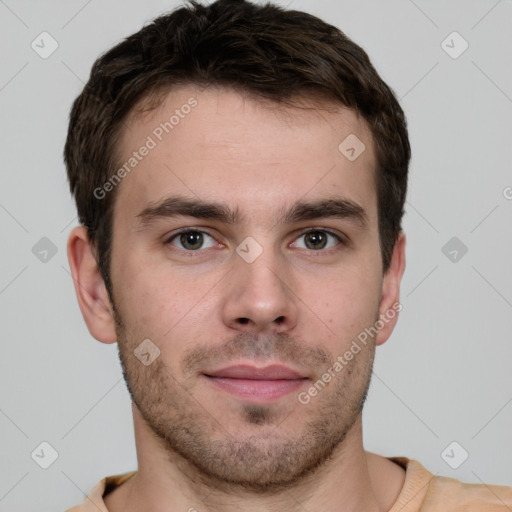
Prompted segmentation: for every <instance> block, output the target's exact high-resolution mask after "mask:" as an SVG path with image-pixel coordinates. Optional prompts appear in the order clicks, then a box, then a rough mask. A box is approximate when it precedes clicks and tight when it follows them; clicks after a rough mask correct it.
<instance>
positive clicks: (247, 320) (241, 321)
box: [238, 318, 249, 325]
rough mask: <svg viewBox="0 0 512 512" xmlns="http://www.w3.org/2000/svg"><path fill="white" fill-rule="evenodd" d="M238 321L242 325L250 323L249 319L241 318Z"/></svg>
mask: <svg viewBox="0 0 512 512" xmlns="http://www.w3.org/2000/svg"><path fill="white" fill-rule="evenodd" d="M238 321H239V322H240V323H241V324H244V325H245V324H248V323H249V319H248V318H239V319H238Z"/></svg>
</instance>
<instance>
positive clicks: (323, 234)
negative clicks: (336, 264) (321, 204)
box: [293, 228, 343, 251]
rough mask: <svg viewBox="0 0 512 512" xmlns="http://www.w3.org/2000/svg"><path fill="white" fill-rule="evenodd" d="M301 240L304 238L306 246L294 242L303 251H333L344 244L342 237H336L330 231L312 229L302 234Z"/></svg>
mask: <svg viewBox="0 0 512 512" xmlns="http://www.w3.org/2000/svg"><path fill="white" fill-rule="evenodd" d="M301 238H304V244H302V245H300V244H297V242H294V244H293V245H294V246H295V247H299V248H301V249H312V250H314V251H318V250H321V249H332V248H333V247H336V246H337V245H339V244H340V243H341V244H343V239H342V238H341V237H340V236H338V235H335V234H334V233H331V232H330V231H325V230H321V229H316V228H315V229H311V230H309V231H307V232H306V233H302V235H301V236H300V237H299V238H297V240H300V239H301ZM329 238H331V241H329Z"/></svg>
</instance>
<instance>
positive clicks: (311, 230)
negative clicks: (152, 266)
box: [164, 228, 348, 255]
mask: <svg viewBox="0 0 512 512" xmlns="http://www.w3.org/2000/svg"><path fill="white" fill-rule="evenodd" d="M317 232H320V233H327V234H329V235H331V236H333V237H334V238H336V240H337V241H338V242H339V244H337V245H336V246H335V247H331V248H329V249H318V250H316V251H315V250H314V249H310V250H309V251H310V252H312V253H315V252H316V253H328V254H329V253H331V252H333V251H337V250H339V249H341V248H342V247H343V246H346V245H348V242H347V240H346V239H344V238H343V237H342V236H341V235H339V234H337V233H334V232H333V231H331V230H330V229H325V228H308V229H306V230H304V231H302V232H301V233H300V234H299V235H298V237H297V238H300V237H302V236H304V235H307V234H308V233H317ZM183 233H204V234H206V235H208V236H209V237H211V238H213V239H214V240H215V238H214V237H213V236H212V235H211V234H210V233H208V232H207V231H204V230H202V229H197V228H183V229H181V230H179V231H177V232H175V233H173V234H172V235H171V236H170V237H168V238H167V239H166V240H165V242H164V244H165V245H172V244H171V242H172V241H173V240H174V239H175V238H177V237H178V236H180V235H182V234H183ZM340 246H342V247H340ZM176 249H177V250H179V251H181V252H184V253H189V254H190V255H192V254H194V253H199V252H202V251H204V250H205V249H197V250H195V251H194V250H188V249H181V248H179V247H176Z"/></svg>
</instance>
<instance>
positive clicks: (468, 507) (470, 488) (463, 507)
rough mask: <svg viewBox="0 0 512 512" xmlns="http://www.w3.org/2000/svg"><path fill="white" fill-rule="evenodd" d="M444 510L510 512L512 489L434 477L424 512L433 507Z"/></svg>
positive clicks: (511, 507)
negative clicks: (439, 507) (440, 507)
mask: <svg viewBox="0 0 512 512" xmlns="http://www.w3.org/2000/svg"><path fill="white" fill-rule="evenodd" d="M441 504H442V505H443V507H444V510H453V511H460V512H462V511H464V512H472V511H475V512H476V511H482V510H485V511H486V512H505V511H507V510H512V487H508V486H503V485H489V484H483V483H481V484H470V483H465V482H461V481H459V480H456V479H454V478H448V477H444V476H436V477H434V478H433V479H432V480H431V482H430V484H429V487H428V491H427V494H426V496H425V501H424V506H425V510H426V511H429V510H430V509H431V507H432V506H434V505H441Z"/></svg>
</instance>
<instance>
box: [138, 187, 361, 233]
mask: <svg viewBox="0 0 512 512" xmlns="http://www.w3.org/2000/svg"><path fill="white" fill-rule="evenodd" d="M179 216H186V217H195V218H197V219H204V220H217V221H220V222H223V223H225V224H238V223H239V222H241V221H242V220H243V218H244V217H243V215H242V213H241V211H240V209H239V208H238V207H237V208H235V209H231V208H230V207H229V206H228V205H226V204H223V203H219V202H215V201H205V200H201V199H195V198H189V197H185V196H180V195H176V196H170V197H166V198H165V199H163V200H161V201H160V202H158V203H150V204H149V205H148V206H147V207H146V208H144V209H143V210H142V211H141V212H140V213H139V214H137V215H136V218H138V219H139V221H140V224H141V229H142V228H143V227H145V226H148V225H150V224H152V223H153V222H154V221H156V220H158V219H162V218H172V217H179ZM324 218H337V219H347V220H350V221H353V222H355V223H356V224H358V225H359V226H360V227H361V228H363V229H364V228H366V227H368V224H369V220H368V215H367V213H366V211H365V209H364V208H363V207H362V206H361V205H359V204H357V203H356V202H354V201H352V200H350V199H347V198H344V197H339V196H336V197H331V198H325V199H319V200H315V201H307V202H305V201H297V202H296V203H294V204H292V205H291V206H290V207H288V208H281V209H280V210H279V212H278V215H277V223H278V224H293V223H296V222H300V221H306V220H315V219H324Z"/></svg>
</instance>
